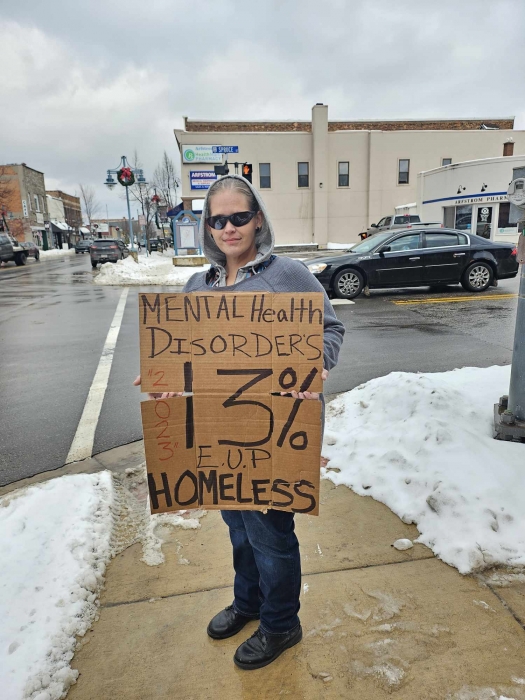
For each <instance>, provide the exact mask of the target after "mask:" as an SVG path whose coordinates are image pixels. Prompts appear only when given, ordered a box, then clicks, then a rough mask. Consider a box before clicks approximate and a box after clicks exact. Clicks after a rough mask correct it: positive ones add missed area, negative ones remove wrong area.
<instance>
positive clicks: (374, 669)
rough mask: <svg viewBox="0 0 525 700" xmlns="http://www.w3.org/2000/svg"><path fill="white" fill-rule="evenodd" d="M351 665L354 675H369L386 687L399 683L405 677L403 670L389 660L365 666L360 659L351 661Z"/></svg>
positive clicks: (362, 676)
mask: <svg viewBox="0 0 525 700" xmlns="http://www.w3.org/2000/svg"><path fill="white" fill-rule="evenodd" d="M351 667H352V670H353V672H354V674H355V675H356V676H358V677H361V678H364V677H367V676H371V677H372V678H375V679H376V680H378V681H379V682H380V683H381V685H386V686H387V687H389V686H390V687H392V686H396V685H399V684H400V683H401V681H402V680H403V678H404V677H405V671H404V670H403V669H402V668H399V667H398V666H395V665H394V664H392V663H390V662H389V661H387V662H386V663H382V664H374V665H373V666H365V664H363V663H362V662H361V661H353V662H352V665H351Z"/></svg>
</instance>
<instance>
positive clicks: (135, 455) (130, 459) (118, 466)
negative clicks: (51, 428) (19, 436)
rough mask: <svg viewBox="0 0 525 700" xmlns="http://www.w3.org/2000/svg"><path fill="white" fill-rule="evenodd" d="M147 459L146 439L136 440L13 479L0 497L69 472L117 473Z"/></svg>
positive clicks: (1, 488)
mask: <svg viewBox="0 0 525 700" xmlns="http://www.w3.org/2000/svg"><path fill="white" fill-rule="evenodd" d="M145 459H146V458H145V456H144V440H136V441H135V442H130V443H128V444H127V445H121V446H120V447H114V448H113V449H111V450H107V451H106V452H100V453H99V454H97V455H93V456H92V457H87V458H86V459H83V460H81V461H80V462H71V463H70V464H65V465H64V466H63V467H58V468H57V469H51V470H49V471H45V472H41V473H40V474H35V475H34V476H29V477H26V478H25V479H20V480H19V481H13V482H12V483H11V484H6V485H5V486H0V497H2V496H5V495H6V494H8V493H12V492H13V491H16V490H17V489H21V488H24V487H26V486H32V485H34V484H41V483H43V482H45V481H49V479H55V478H57V477H59V476H66V475H68V474H95V473H96V472H101V471H104V470H106V469H109V471H111V472H115V473H119V472H124V471H126V469H129V468H130V467H131V468H133V467H137V466H138V465H139V464H142V462H144V461H145Z"/></svg>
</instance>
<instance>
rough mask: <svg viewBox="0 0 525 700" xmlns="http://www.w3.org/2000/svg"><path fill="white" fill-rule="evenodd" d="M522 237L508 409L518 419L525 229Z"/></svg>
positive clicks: (524, 375) (523, 361) (523, 399)
mask: <svg viewBox="0 0 525 700" xmlns="http://www.w3.org/2000/svg"><path fill="white" fill-rule="evenodd" d="M523 224H525V222H523ZM520 239H521V241H520V243H521V248H522V249H524V250H522V258H521V260H519V262H521V275H520V290H519V292H518V308H517V311H516V330H515V331H514V349H513V351H512V370H511V374H510V389H509V403H508V410H509V411H511V412H512V414H513V415H514V418H515V419H516V420H518V421H525V259H523V256H524V255H525V231H523V233H522V234H521V236H520ZM522 241H523V243H522ZM518 256H519V253H518Z"/></svg>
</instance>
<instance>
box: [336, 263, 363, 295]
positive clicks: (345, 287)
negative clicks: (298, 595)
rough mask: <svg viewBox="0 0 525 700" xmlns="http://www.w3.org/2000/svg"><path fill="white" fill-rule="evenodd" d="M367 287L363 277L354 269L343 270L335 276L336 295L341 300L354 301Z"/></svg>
mask: <svg viewBox="0 0 525 700" xmlns="http://www.w3.org/2000/svg"><path fill="white" fill-rule="evenodd" d="M364 286H365V280H364V278H363V275H362V274H361V273H360V272H359V271H358V270H354V269H350V270H341V272H338V273H337V275H336V276H335V279H334V283H333V288H334V294H335V295H336V296H337V297H339V298H340V299H353V298H354V297H357V296H359V294H361V292H362V291H363V288H364Z"/></svg>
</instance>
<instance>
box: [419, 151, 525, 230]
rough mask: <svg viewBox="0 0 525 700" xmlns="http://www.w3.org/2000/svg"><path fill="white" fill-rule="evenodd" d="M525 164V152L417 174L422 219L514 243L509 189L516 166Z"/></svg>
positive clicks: (514, 226)
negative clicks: (520, 154) (519, 154)
mask: <svg viewBox="0 0 525 700" xmlns="http://www.w3.org/2000/svg"><path fill="white" fill-rule="evenodd" d="M522 167H525V155H523V156H502V157H499V158H482V159H479V160H472V161H466V162H463V163H453V164H452V165H447V166H445V167H441V168H435V169H433V170H429V171H426V172H422V173H419V175H418V195H417V203H418V211H419V213H420V215H421V218H422V219H423V221H439V222H442V223H443V224H444V226H446V227H447V228H456V229H460V230H462V231H467V232H471V233H475V234H477V235H478V236H483V237H484V238H489V239H491V240H498V241H509V242H512V243H515V242H516V241H517V239H518V229H517V226H516V224H513V223H511V222H509V213H510V204H509V201H508V199H507V189H508V186H509V183H510V182H511V181H512V179H513V169H514V168H522Z"/></svg>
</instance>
